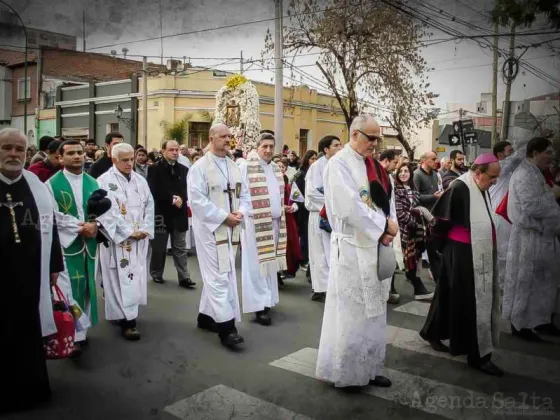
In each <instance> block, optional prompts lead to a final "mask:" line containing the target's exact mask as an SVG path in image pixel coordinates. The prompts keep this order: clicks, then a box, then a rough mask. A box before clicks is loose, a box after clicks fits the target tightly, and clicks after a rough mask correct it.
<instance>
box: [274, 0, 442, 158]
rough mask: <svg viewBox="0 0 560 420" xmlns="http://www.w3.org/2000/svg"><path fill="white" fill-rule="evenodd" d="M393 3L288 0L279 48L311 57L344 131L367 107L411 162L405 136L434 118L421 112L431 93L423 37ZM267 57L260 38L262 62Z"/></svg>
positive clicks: (387, 0) (410, 147)
mask: <svg viewBox="0 0 560 420" xmlns="http://www.w3.org/2000/svg"><path fill="white" fill-rule="evenodd" d="M394 1H395V0H291V1H290V4H289V6H288V16H289V17H290V18H289V24H288V25H287V26H286V28H285V37H284V46H283V47H284V54H285V55H291V54H293V55H294V56H297V55H299V54H305V53H317V55H318V56H319V58H318V60H317V63H316V64H317V66H318V67H319V69H320V71H321V73H322V74H323V76H324V78H325V80H326V86H328V88H329V89H328V90H329V91H330V92H332V94H333V95H334V96H335V98H336V100H337V102H338V104H339V106H340V108H341V109H342V113H343V114H344V118H345V120H346V124H347V125H348V127H350V124H351V122H352V120H353V119H354V118H355V117H356V116H357V115H359V114H360V112H361V111H362V110H364V109H366V108H370V109H371V108H374V109H376V110H377V111H378V112H377V113H378V114H381V115H385V117H386V118H387V120H388V121H389V123H390V124H391V126H392V127H393V128H394V129H395V130H396V131H397V132H398V133H399V140H400V142H401V143H402V145H403V147H404V148H405V150H406V151H407V153H408V154H409V156H413V154H414V148H415V146H414V144H411V140H410V139H411V135H412V134H413V133H414V131H415V129H416V128H417V127H419V126H420V125H421V124H425V123H427V122H429V120H430V118H432V117H433V116H434V112H433V111H432V112H427V111H426V109H427V107H429V106H433V102H432V99H433V98H435V97H436V95H435V94H433V93H431V92H428V91H427V88H428V87H429V84H428V83H427V82H426V80H425V79H426V76H425V75H426V73H427V71H428V67H427V63H426V61H425V60H424V58H423V57H422V56H421V55H420V52H419V49H420V47H421V41H422V39H423V38H424V37H425V36H429V35H431V34H428V33H427V32H426V29H425V27H424V26H422V25H420V24H418V23H416V22H415V21H414V20H413V19H412V18H411V17H410V16H408V15H405V14H403V13H401V12H399V11H398V10H397V9H398V8H397V7H393V3H392V2H394ZM396 4H398V2H397V3H396ZM273 51H274V38H273V36H272V34H271V33H270V32H268V33H267V35H266V37H265V50H264V51H263V57H264V56H270V54H271V53H272V52H273ZM372 101H373V102H376V103H373V102H372Z"/></svg>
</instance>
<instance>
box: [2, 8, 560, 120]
mask: <svg viewBox="0 0 560 420" xmlns="http://www.w3.org/2000/svg"><path fill="white" fill-rule="evenodd" d="M160 1H161V10H162V14H161V18H162V21H163V35H164V36H167V35H173V34H177V33H184V32H190V31H195V30H201V29H207V28H216V27H221V26H225V25H232V24H238V23H245V22H251V21H256V20H262V19H272V18H274V1H273V0H196V1H195V0H160ZM7 2H8V3H10V4H11V5H12V6H13V7H14V8H15V9H16V10H18V12H19V13H20V14H21V16H22V18H23V20H24V21H25V23H26V24H27V25H29V26H31V27H35V28H39V29H44V30H50V31H54V32H61V33H68V34H72V35H75V36H77V37H78V49H81V47H82V44H81V34H82V12H83V11H85V14H86V41H87V49H88V50H89V51H93V52H100V53H109V52H110V51H111V50H113V49H114V50H116V51H117V52H118V53H119V54H122V48H124V47H126V48H128V50H129V52H128V56H129V57H130V58H134V59H138V60H141V56H142V55H148V56H152V57H150V61H153V62H156V63H159V61H160V59H159V58H158V57H159V56H160V54H161V44H160V40H159V39H156V40H153V41H144V42H136V43H130V44H125V45H113V46H110V45H111V44H119V43H123V42H128V41H135V40H142V39H145V38H157V37H159V36H160V31H161V26H160V2H159V1H158V0H7ZM287 3H288V0H284V7H285V8H286V6H287ZM422 3H426V4H428V3H429V4H430V5H438V4H439V6H438V7H441V8H442V9H443V10H445V11H447V12H449V13H451V14H453V15H455V16H457V17H459V18H461V19H463V20H466V21H469V22H472V23H473V24H476V25H479V26H483V27H488V23H486V22H484V20H483V17H482V16H481V15H480V14H479V12H484V11H486V10H488V9H489V8H490V5H491V4H492V3H493V1H491V0H447V1H442V0H413V1H409V2H408V4H409V5H411V6H412V7H414V8H417V9H419V10H422V8H421V7H422ZM0 7H2V5H0ZM284 23H285V24H286V23H287V22H286V21H285V22H284ZM445 23H446V24H448V25H449V26H452V27H455V28H457V29H458V30H460V31H461V32H463V33H466V34H469V35H473V34H480V33H481V30H479V29H476V28H472V27H471V28H468V27H465V26H463V25H460V24H458V23H456V22H450V21H445ZM540 27H542V25H535V26H534V28H540ZM267 29H270V30H271V31H273V29H274V21H267V22H262V23H255V24H250V25H243V26H239V27H235V28H230V29H222V30H215V31H205V32H201V33H196V34H188V35H183V36H175V37H168V38H165V39H164V40H163V55H164V56H166V57H169V56H173V57H177V58H180V57H183V56H187V57H193V58H192V59H191V63H192V64H193V65H197V66H216V65H218V64H220V63H223V62H224V61H226V59H227V58H234V57H239V55H240V53H241V50H243V55H244V57H245V59H249V58H251V57H252V58H259V57H260V52H261V50H262V49H263V47H264V36H265V33H266V30H267ZM523 30H524V31H527V29H523ZM434 32H435V34H434V36H433V38H437V39H441V38H446V37H448V35H445V34H442V33H441V32H438V31H434ZM557 37H558V35H553V36H549V37H548V39H552V38H557ZM544 39H547V38H546V36H532V37H527V36H525V37H519V38H518V42H519V43H523V44H527V43H535V42H541V41H543V40H544ZM507 45H508V39H507V38H501V41H500V47H501V48H504V49H505V48H507ZM554 45H555V46H560V43H559V42H558V41H557V42H556V43H554ZM100 46H107V47H104V48H95V47H100ZM517 51H519V50H517ZM556 51H560V49H557V50H556ZM423 55H424V57H425V58H426V60H427V61H428V64H429V65H430V66H431V67H434V68H435V71H434V72H432V73H431V76H430V81H431V84H432V85H431V88H432V89H433V91H434V92H436V93H439V94H440V98H439V99H438V100H437V105H438V106H439V107H441V108H443V109H445V108H446V104H447V103H461V104H465V105H470V106H472V107H473V109H472V110H473V111H476V109H474V104H475V103H476V102H477V101H479V98H480V93H481V92H491V89H492V72H491V70H492V52H491V51H490V50H488V49H482V48H481V47H480V46H479V45H478V44H477V43H475V42H473V41H470V40H462V41H461V42H460V43H455V42H449V43H443V44H438V45H434V46H431V47H427V48H425V49H424V50H423ZM134 56H138V57H134ZM212 57H219V59H214V60H210V59H205V58H212ZM523 58H524V59H526V60H527V62H529V63H531V64H533V65H534V66H536V67H538V68H539V69H541V70H543V71H544V72H546V73H548V74H549V75H552V76H553V77H555V78H556V79H558V80H560V59H559V58H558V54H556V56H554V52H553V50H551V49H549V48H547V47H540V48H532V49H530V50H529V51H527V53H525V55H524V57H523ZM315 59H316V57H314V56H311V57H309V56H308V57H302V58H300V59H298V60H296V62H295V65H296V66H297V65H305V64H312V63H313V62H314V60H315ZM500 65H501V63H500ZM217 68H220V69H224V70H233V71H235V70H237V69H238V68H239V60H237V61H235V60H232V61H231V62H229V63H225V64H223V65H221V66H218V67H217ZM301 70H303V71H305V72H306V73H309V74H310V75H312V76H313V77H316V78H321V75H320V73H319V71H318V70H317V69H315V68H314V67H313V66H310V67H302V68H301ZM284 74H285V76H288V77H291V73H290V72H289V71H288V70H285V73H284ZM246 75H247V76H249V77H250V78H253V79H255V80H261V81H267V82H273V76H274V74H273V72H270V71H263V70H262V69H258V68H257V67H256V66H253V67H251V68H250V69H249V70H248V72H247V73H246ZM296 78H297V79H298V80H299V76H297V77H296ZM306 81H307V84H309V85H310V86H312V87H318V82H316V81H310V80H306ZM286 82H289V80H286ZM550 83H552V84H553V85H554V82H551V81H550ZM559 90H560V85H559V84H556V85H555V86H552V85H551V84H549V83H547V82H546V81H544V80H541V79H539V78H537V77H535V76H534V75H532V74H530V73H529V72H527V71H523V69H522V70H521V73H520V75H519V76H518V78H517V79H516V80H515V83H514V86H513V89H512V100H519V99H524V98H528V97H532V96H537V95H542V94H546V93H551V92H558V91H559ZM498 93H499V100H500V102H501V100H503V97H504V94H505V85H504V83H503V81H502V80H501V77H500V79H499V85H498Z"/></svg>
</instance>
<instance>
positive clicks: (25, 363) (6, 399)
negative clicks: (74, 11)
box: [0, 128, 64, 413]
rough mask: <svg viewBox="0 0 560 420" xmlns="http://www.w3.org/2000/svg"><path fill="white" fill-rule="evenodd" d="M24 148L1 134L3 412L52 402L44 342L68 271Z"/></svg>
mask: <svg viewBox="0 0 560 420" xmlns="http://www.w3.org/2000/svg"><path fill="white" fill-rule="evenodd" d="M26 143H27V139H26V138H25V135H24V134H23V133H22V132H20V131H19V130H16V129H13V128H5V129H3V130H1V131H0V264H1V266H2V276H3V280H5V281H2V293H4V294H5V296H6V297H8V298H6V299H3V302H2V305H0V329H1V331H2V333H3V335H2V340H3V344H4V345H2V346H0V372H2V379H3V380H5V381H8V382H9V386H7V387H6V388H5V389H4V391H2V404H1V405H0V413H6V412H9V411H13V410H19V409H28V408H30V407H32V406H35V405H37V404H40V403H42V402H44V401H47V400H48V399H49V398H50V394H51V391H50V386H49V378H48V374H47V365H46V361H45V350H44V348H43V337H46V336H49V335H51V334H54V333H56V326H55V324H54V319H53V311H52V302H51V294H50V286H51V284H55V283H56V280H57V277H58V273H59V272H61V271H62V270H64V263H63V260H62V252H61V248H60V241H59V238H58V233H57V226H56V222H55V220H54V216H53V215H54V208H53V205H52V201H51V199H50V196H49V192H48V190H47V187H46V186H45V185H44V184H43V183H42V182H41V181H40V180H39V178H37V176H35V175H34V174H32V173H31V172H28V171H26V170H24V169H23V165H24V163H25V154H26V149H27V147H26V146H27V144H26ZM15 314H17V316H16V315H15Z"/></svg>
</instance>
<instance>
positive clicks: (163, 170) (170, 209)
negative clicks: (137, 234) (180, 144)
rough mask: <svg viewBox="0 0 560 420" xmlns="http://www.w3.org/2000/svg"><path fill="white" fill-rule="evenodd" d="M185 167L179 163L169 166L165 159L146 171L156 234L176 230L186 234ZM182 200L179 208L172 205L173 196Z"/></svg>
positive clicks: (187, 222)
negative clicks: (152, 198) (152, 202)
mask: <svg viewBox="0 0 560 420" xmlns="http://www.w3.org/2000/svg"><path fill="white" fill-rule="evenodd" d="M188 172H189V170H188V169H187V167H186V166H183V165H181V164H179V163H177V162H176V163H175V165H170V164H169V162H167V160H165V159H161V160H159V161H158V162H156V163H154V164H153V165H152V166H150V168H149V169H148V185H149V186H150V191H151V192H152V196H153V197H154V202H155V228H156V232H158V231H159V232H161V231H163V230H167V232H171V231H173V230H177V231H179V232H186V231H187V229H188V228H189V219H188V215H187V173H188ZM174 195H178V196H179V197H181V199H182V200H183V205H182V206H181V208H177V206H174V205H173V196H174Z"/></svg>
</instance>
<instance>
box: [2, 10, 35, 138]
mask: <svg viewBox="0 0 560 420" xmlns="http://www.w3.org/2000/svg"><path fill="white" fill-rule="evenodd" d="M0 3H2V4H3V5H4V6H6V7H7V8H8V9H10V10H11V11H12V13H13V14H14V15H16V17H17V18H18V20H19V21H20V23H21V27H22V28H23V36H24V37H25V53H24V55H25V56H24V59H23V61H24V63H23V68H24V70H23V80H24V86H25V87H24V88H23V97H24V99H23V131H24V132H25V133H24V134H25V138H27V27H26V26H25V23H23V19H22V18H21V16H20V15H19V13H18V12H16V10H15V9H14V8H13V7H12V6H10V5H9V4H8V3H6V2H5V1H4V0H0ZM30 84H31V83H30Z"/></svg>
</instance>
